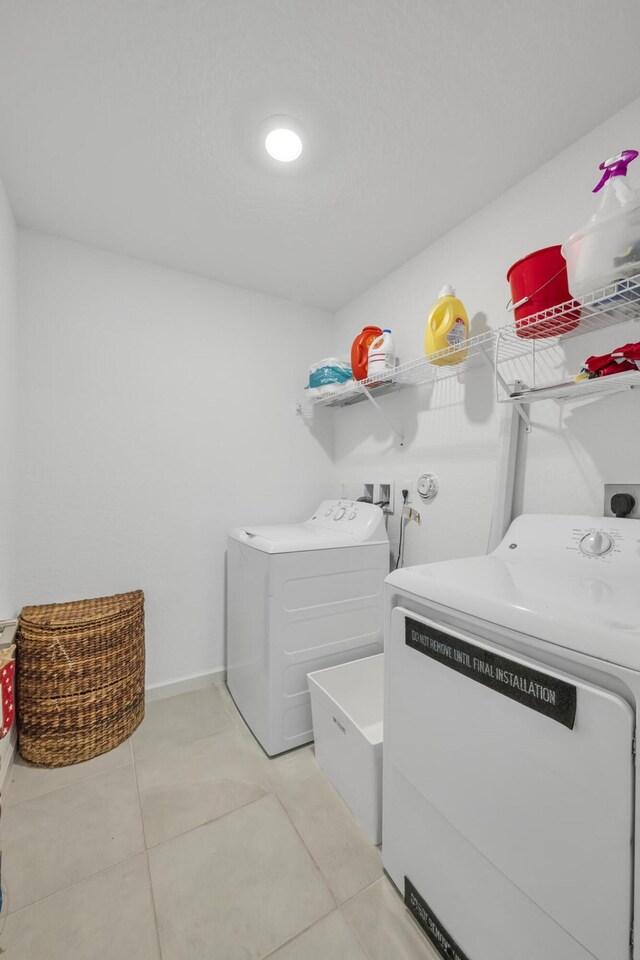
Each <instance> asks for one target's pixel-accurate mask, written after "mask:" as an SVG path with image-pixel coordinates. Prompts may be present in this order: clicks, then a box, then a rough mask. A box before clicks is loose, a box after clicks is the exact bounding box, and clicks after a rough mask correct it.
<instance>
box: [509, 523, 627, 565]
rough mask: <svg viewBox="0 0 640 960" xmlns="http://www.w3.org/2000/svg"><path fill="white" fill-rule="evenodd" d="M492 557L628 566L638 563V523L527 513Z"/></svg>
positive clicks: (515, 524) (512, 528)
mask: <svg viewBox="0 0 640 960" xmlns="http://www.w3.org/2000/svg"><path fill="white" fill-rule="evenodd" d="M494 556H498V557H503V558H504V559H507V558H509V559H511V560H520V559H529V560H549V561H552V560H554V559H555V560H558V559H560V560H561V561H562V562H563V563H567V562H569V563H571V562H574V561H575V562H576V563H585V562H589V561H596V562H600V563H607V564H612V563H613V564H616V565H620V566H628V565H629V564H630V563H633V564H635V565H636V569H637V565H638V563H639V562H640V524H638V523H637V522H634V521H633V520H625V519H619V518H617V517H588V516H555V515H549V514H543V515H538V514H530V515H527V514H525V515H523V516H521V517H518V518H517V519H516V520H514V521H513V523H512V524H511V526H510V527H509V531H508V533H507V535H506V536H505V538H504V540H503V541H502V543H501V544H500V545H499V546H498V547H497V549H496V550H495V551H494Z"/></svg>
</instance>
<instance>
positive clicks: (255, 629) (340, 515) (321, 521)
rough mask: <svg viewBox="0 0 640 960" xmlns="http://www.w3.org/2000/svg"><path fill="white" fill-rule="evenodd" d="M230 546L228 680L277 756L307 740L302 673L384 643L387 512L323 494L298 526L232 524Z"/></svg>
mask: <svg viewBox="0 0 640 960" xmlns="http://www.w3.org/2000/svg"><path fill="white" fill-rule="evenodd" d="M227 549H228V554H227V564H228V569H227V576H228V580H227V686H228V687H229V691H230V693H231V695H232V697H233V699H234V701H235V703H236V705H237V707H238V709H239V710H240V713H241V714H242V716H243V717H244V719H245V720H246V722H247V724H248V725H249V727H250V728H251V730H252V731H253V733H254V735H255V736H256V738H257V739H258V740H259V741H260V743H261V744H262V746H263V747H264V749H265V751H266V752H267V753H268V754H269V756H273V755H274V754H277V753H282V752H283V751H285V750H290V749H291V748H292V747H297V746H299V745H300V744H303V743H308V742H309V741H310V740H312V739H313V730H312V724H311V704H310V698H309V690H308V685H307V674H308V673H310V672H311V671H313V670H321V669H322V668H323V667H331V666H334V665H336V664H339V663H345V662H346V661H348V660H357V659H359V658H361V657H368V656H371V655H372V654H375V653H379V652H380V651H381V650H382V637H383V595H384V590H383V588H384V578H385V576H386V575H387V573H388V572H389V539H388V536H387V530H386V526H385V521H384V515H383V513H382V510H381V509H380V507H377V506H375V505H374V504H370V503H359V502H354V501H351V500H325V501H324V502H323V503H321V504H320V506H319V507H318V509H317V510H316V511H315V513H314V514H313V516H311V517H310V519H309V520H306V521H305V522H304V523H298V524H283V525H277V526H250V527H239V528H237V529H235V530H232V531H231V533H230V534H229V539H228V548H227Z"/></svg>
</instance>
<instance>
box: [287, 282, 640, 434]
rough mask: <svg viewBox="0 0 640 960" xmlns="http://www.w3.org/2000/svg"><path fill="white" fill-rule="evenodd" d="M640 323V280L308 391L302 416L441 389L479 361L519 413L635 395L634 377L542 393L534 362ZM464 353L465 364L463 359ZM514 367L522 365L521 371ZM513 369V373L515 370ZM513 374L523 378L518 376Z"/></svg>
mask: <svg viewBox="0 0 640 960" xmlns="http://www.w3.org/2000/svg"><path fill="white" fill-rule="evenodd" d="M639 321H640V273H638V274H634V275H633V276H632V277H628V278H626V279H624V280H617V281H615V282H614V283H610V284H609V285H608V286H605V287H601V288H600V289H598V290H594V291H593V292H592V293H590V294H589V295H588V296H585V297H582V298H580V299H579V300H568V301H567V302H566V303H561V304H558V305H557V306H554V307H550V308H549V309H547V310H541V311H539V312H538V313H535V314H532V315H531V316H529V317H527V318H526V321H525V323H526V325H523V324H519V323H516V322H515V321H511V322H510V323H507V324H505V325H504V326H502V327H499V328H498V329H496V330H486V331H484V332H483V333H480V334H478V335H477V336H474V337H470V338H469V339H468V340H466V341H465V343H464V344H462V345H461V346H456V347H446V348H445V349H444V350H439V351H438V352H437V353H432V354H430V355H429V356H424V357H417V358H415V359H414V360H408V361H406V362H405V363H402V364H400V365H399V366H397V367H396V368H395V370H394V371H393V373H392V374H391V375H389V374H378V375H377V376H372V377H367V379H366V380H360V381H354V380H351V381H349V382H348V383H345V384H343V385H341V386H339V387H336V388H335V389H331V390H327V391H326V392H323V393H316V394H312V393H310V392H309V391H308V390H306V391H305V395H304V399H303V400H302V402H301V403H299V404H298V412H299V413H301V414H302V415H303V416H311V414H312V413H313V409H314V408H315V407H347V406H351V405H352V404H354V403H360V402H361V401H364V400H370V401H373V402H375V401H377V398H378V397H382V396H384V395H385V394H388V393H394V392H396V391H398V390H402V389H404V388H405V387H409V386H419V385H420V384H426V383H436V382H437V381H439V380H445V379H448V378H449V377H455V376H458V375H459V374H461V373H462V372H463V371H465V370H467V369H468V368H469V367H470V366H472V365H474V364H475V363H477V362H479V361H480V362H484V363H487V362H489V363H490V364H491V366H492V367H493V368H494V371H495V379H496V395H497V399H498V401H499V402H500V403H509V402H512V403H516V404H520V405H521V404H524V403H533V402H535V401H537V400H546V399H551V398H552V399H556V400H558V401H559V402H560V401H562V400H571V399H574V398H575V399H577V398H579V397H588V396H594V397H595V396H600V395H603V394H609V393H613V392H618V391H620V390H623V389H630V388H634V387H637V386H638V385H639V382H640V381H639V379H638V375H636V374H635V373H631V374H617V375H614V376H610V377H598V378H595V379H594V380H588V381H580V382H579V383H575V382H573V381H565V382H564V383H555V384H554V383H547V384H542V385H538V384H537V382H536V375H537V369H536V358H537V356H538V355H539V354H544V353H545V352H546V351H548V350H551V349H552V348H554V347H556V348H557V347H559V346H561V345H562V344H564V343H565V342H567V341H569V340H571V339H573V338H574V337H581V336H584V335H585V334H589V333H595V332H596V331H599V330H603V329H606V328H609V327H614V326H618V325H620V324H625V323H631V322H633V323H638V322H639ZM525 333H526V334H527V336H525V335H524V334H525ZM635 334H636V331H635V330H634V331H633V335H635ZM463 351H464V352H465V354H466V356H465V357H464V358H463V359H460V355H461V353H462V352H463ZM514 361H520V364H519V366H518V364H515V363H514ZM510 363H511V364H512V365H513V366H512V368H511V370H510V367H509V364H510ZM523 363H524V364H526V365H527V369H528V373H527V375H526V377H525V376H523V371H522V365H523ZM516 367H518V372H517V373H515V374H514V373H513V371H514V370H515V369H516ZM575 372H576V373H577V372H578V371H577V370H576V371H575ZM524 379H526V384H527V388H526V390H521V391H520V392H513V393H512V392H510V390H509V388H508V383H509V382H511V381H516V380H518V381H520V380H524ZM376 406H377V403H376ZM396 432H398V431H396Z"/></svg>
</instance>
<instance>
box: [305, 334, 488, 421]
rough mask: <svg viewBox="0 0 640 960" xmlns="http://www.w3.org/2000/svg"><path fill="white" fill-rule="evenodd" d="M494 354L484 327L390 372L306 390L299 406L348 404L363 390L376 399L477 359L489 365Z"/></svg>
mask: <svg viewBox="0 0 640 960" xmlns="http://www.w3.org/2000/svg"><path fill="white" fill-rule="evenodd" d="M463 352H466V357H464V358H462V359H461V354H462V353H463ZM494 354H495V333H494V331H493V330H486V331H485V332H484V333H481V334H478V336H476V337H470V338H469V339H468V340H466V341H465V342H464V343H463V344H461V345H460V346H457V347H446V348H445V349H444V350H438V351H437V352H436V353H431V354H429V356H425V357H416V358H415V359H414V360H407V361H406V362H405V363H401V364H399V365H398V366H397V367H396V368H395V370H394V371H393V373H392V374H377V375H374V376H372V377H367V378H366V379H365V380H350V381H349V382H348V383H344V384H342V385H341V386H339V387H336V388H335V389H334V390H327V391H325V392H323V393H318V394H315V395H313V394H311V395H310V394H309V391H308V390H307V391H306V395H305V397H304V400H303V405H304V406H305V407H309V408H313V407H316V406H318V407H348V406H351V404H354V403H359V402H360V401H362V400H366V399H367V392H368V393H369V394H370V395H371V396H373V397H376V398H377V397H381V396H384V395H385V394H387V393H394V392H396V391H397V390H402V389H403V388H404V387H410V386H420V384H425V383H434V382H435V381H436V380H443V379H447V378H448V377H455V376H457V375H458V374H459V373H461V372H462V371H463V370H466V369H468V368H469V367H470V366H471V365H473V364H474V363H475V362H476V361H478V360H484V361H485V362H487V361H488V362H489V363H490V364H491V366H493V364H494V362H495V356H494Z"/></svg>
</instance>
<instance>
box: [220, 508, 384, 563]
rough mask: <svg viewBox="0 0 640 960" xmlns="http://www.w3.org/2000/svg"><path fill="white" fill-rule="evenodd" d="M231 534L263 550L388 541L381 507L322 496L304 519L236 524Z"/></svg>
mask: <svg viewBox="0 0 640 960" xmlns="http://www.w3.org/2000/svg"><path fill="white" fill-rule="evenodd" d="M229 537H230V538H231V539H232V540H239V541H240V542H242V543H246V544H248V545H250V546H252V547H254V548H255V549H256V550H262V551H263V552H264V553H295V552H298V551H300V552H303V551H306V550H329V549H332V548H335V547H358V546H365V545H371V544H373V543H386V544H388V543H389V538H388V536H387V531H386V527H385V522H384V515H383V513H382V510H381V509H380V507H377V506H375V505H374V504H371V503H359V502H358V501H353V500H323V502H322V503H321V504H320V505H319V507H318V509H317V510H316V511H315V513H314V514H313V515H312V516H311V517H310V518H309V519H308V520H305V522H304V523H279V524H268V525H265V526H262V525H260V526H253V525H252V526H247V527H236V528H235V529H234V530H231V532H230V533H229Z"/></svg>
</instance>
